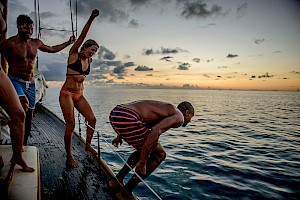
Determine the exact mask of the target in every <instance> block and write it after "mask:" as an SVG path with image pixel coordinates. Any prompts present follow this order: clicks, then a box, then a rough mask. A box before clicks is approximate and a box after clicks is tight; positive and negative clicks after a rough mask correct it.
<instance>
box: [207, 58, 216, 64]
mask: <svg viewBox="0 0 300 200" xmlns="http://www.w3.org/2000/svg"><path fill="white" fill-rule="evenodd" d="M212 61H214V59H213V58H211V59H209V60H206V62H208V63H209V62H212Z"/></svg>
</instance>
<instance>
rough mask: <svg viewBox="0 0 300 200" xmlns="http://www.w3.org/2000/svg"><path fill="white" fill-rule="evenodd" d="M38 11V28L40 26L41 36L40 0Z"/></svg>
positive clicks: (39, 34)
mask: <svg viewBox="0 0 300 200" xmlns="http://www.w3.org/2000/svg"><path fill="white" fill-rule="evenodd" d="M37 13H38V28H39V32H38V38H41V36H42V35H41V16H40V1H39V0H37Z"/></svg>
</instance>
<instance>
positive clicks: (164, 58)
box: [159, 56, 173, 62]
mask: <svg viewBox="0 0 300 200" xmlns="http://www.w3.org/2000/svg"><path fill="white" fill-rule="evenodd" d="M170 58H173V57H172V56H165V57H162V58H160V59H159V60H165V61H168V62H172V61H171V60H170Z"/></svg>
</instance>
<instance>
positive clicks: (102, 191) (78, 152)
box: [28, 108, 114, 200]
mask: <svg viewBox="0 0 300 200" xmlns="http://www.w3.org/2000/svg"><path fill="white" fill-rule="evenodd" d="M64 131H65V124H64V123H63V122H62V121H61V120H60V119H59V118H57V117H56V116H54V115H53V114H52V113H51V112H49V111H48V110H47V109H45V108H40V109H38V112H37V113H36V114H35V116H34V118H33V125H32V131H31V134H32V137H30V139H29V141H28V145H33V146H36V147H38V148H39V154H40V168H41V175H40V179H41V193H42V194H41V196H42V199H72V200H73V199H74V200H75V199H81V200H83V199H114V198H113V197H112V196H111V194H109V193H108V190H107V183H108V180H109V178H110V177H111V175H109V173H108V172H107V171H106V170H105V167H103V166H102V165H98V161H97V159H96V158H95V157H94V156H93V155H92V154H91V153H87V152H86V151H84V146H83V143H82V141H81V140H80V139H79V138H78V137H76V136H74V134H73V138H72V140H73V146H72V151H73V155H74V158H75V159H76V161H77V162H78V163H79V167H78V168H68V167H66V152H65V148H64ZM99 168H100V169H99Z"/></svg>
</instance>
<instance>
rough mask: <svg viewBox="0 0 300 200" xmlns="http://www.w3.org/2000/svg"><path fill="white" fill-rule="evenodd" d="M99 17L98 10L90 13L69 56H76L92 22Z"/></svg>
mask: <svg viewBox="0 0 300 200" xmlns="http://www.w3.org/2000/svg"><path fill="white" fill-rule="evenodd" d="M98 15H99V10H97V9H95V10H93V11H92V14H91V16H90V18H89V19H88V21H87V22H86V24H85V25H84V27H83V29H82V31H81V33H80V35H79V37H78V39H77V40H76V42H75V43H74V45H73V46H72V47H71V49H70V54H76V55H77V53H78V49H79V47H80V46H81V44H82V43H83V41H84V39H85V37H86V35H87V33H88V31H89V29H90V27H91V25H92V22H93V20H94V19H95V18H96V17H97V16H98Z"/></svg>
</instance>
